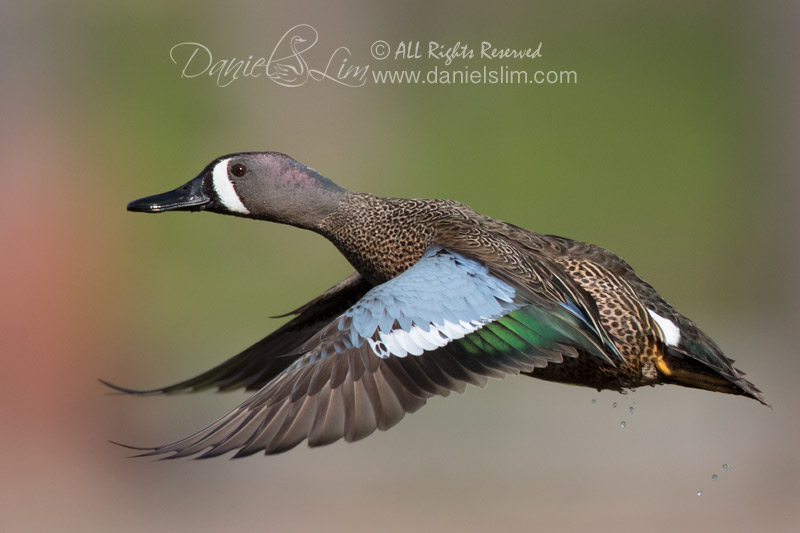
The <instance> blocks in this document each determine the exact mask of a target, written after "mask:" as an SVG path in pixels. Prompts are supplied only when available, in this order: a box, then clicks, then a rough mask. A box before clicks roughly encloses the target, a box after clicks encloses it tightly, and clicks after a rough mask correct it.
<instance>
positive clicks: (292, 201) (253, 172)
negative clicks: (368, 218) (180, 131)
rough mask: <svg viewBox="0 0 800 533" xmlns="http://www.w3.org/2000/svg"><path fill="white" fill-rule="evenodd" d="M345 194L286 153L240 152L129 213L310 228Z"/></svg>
mask: <svg viewBox="0 0 800 533" xmlns="http://www.w3.org/2000/svg"><path fill="white" fill-rule="evenodd" d="M345 192H346V191H345V189H342V188H341V187H339V186H338V185H336V184H335V183H333V182H332V181H331V180H329V179H328V178H326V177H324V176H322V175H321V174H319V173H318V172H317V171H315V170H314V169H311V168H309V167H307V166H305V165H303V164H301V163H298V162H297V161H295V160H294V159H292V158H291V157H289V156H287V155H285V154H281V153H278V152H242V153H236V154H228V155H225V156H222V157H219V158H217V159H215V160H214V161H212V162H211V163H210V164H209V165H208V166H206V168H205V169H203V171H202V172H201V173H200V174H199V175H198V176H197V177H196V178H194V179H192V180H190V181H189V182H187V183H185V184H184V185H181V186H180V187H178V188H177V189H173V190H171V191H168V192H165V193H161V194H156V195H153V196H147V197H145V198H140V199H139V200H134V201H133V202H131V203H129V204H128V211H135V212H141V213H162V212H164V211H211V212H213V213H221V214H225V215H234V216H240V217H247V218H255V219H260V220H270V221H273V222H280V223H283V224H291V225H293V226H299V227H304V228H309V229H311V228H314V227H315V226H316V224H317V223H318V222H319V221H320V220H322V219H323V218H324V217H325V216H327V215H328V214H329V213H331V212H332V211H333V210H334V209H336V207H337V206H338V205H339V203H340V202H341V200H342V197H343V195H344V193H345Z"/></svg>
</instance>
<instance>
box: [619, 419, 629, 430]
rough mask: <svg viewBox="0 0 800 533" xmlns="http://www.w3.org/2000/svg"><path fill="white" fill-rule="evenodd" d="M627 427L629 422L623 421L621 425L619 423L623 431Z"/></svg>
mask: <svg viewBox="0 0 800 533" xmlns="http://www.w3.org/2000/svg"><path fill="white" fill-rule="evenodd" d="M627 425H628V423H627V422H625V421H624V420H623V421H622V422H620V423H619V427H621V428H623V429H625V426H627Z"/></svg>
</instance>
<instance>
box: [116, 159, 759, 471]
mask: <svg viewBox="0 0 800 533" xmlns="http://www.w3.org/2000/svg"><path fill="white" fill-rule="evenodd" d="M128 210H129V211H138V212H146V213H160V212H163V211H211V212H213V213H222V214H227V215H234V216H240V217H247V218H254V219H259V220H269V221H273V222H280V223H283V224H290V225H293V226H297V227H300V228H305V229H310V230H312V231H315V232H317V233H319V234H321V235H323V236H325V237H326V238H327V239H329V240H330V241H331V242H333V244H334V245H335V246H336V247H337V248H338V249H339V251H340V252H341V253H342V254H343V255H344V256H345V257H346V258H347V260H348V261H349V262H350V263H351V264H352V265H353V267H355V269H356V271H355V272H354V273H353V274H352V275H350V276H349V277H348V278H346V279H344V280H343V281H341V282H340V283H338V284H336V285H335V286H333V287H331V288H330V289H328V290H327V291H325V292H324V293H323V294H321V295H320V296H319V297H317V298H315V299H314V300H312V301H311V302H309V303H307V304H305V305H303V306H302V307H300V308H298V309H296V310H295V311H293V312H292V313H290V314H292V315H296V316H295V317H294V318H293V319H292V320H291V321H289V322H288V323H286V324H285V325H284V326H283V327H281V328H279V329H277V330H276V331H274V332H273V333H271V334H270V335H268V336H267V337H266V338H264V339H263V340H261V341H259V342H257V343H256V344H254V345H253V346H251V347H250V348H247V349H246V350H244V351H243V352H241V353H240V354H238V355H236V356H235V357H233V358H231V359H229V360H228V361H225V362H224V363H222V364H220V365H219V366H217V367H215V368H212V369H211V370H209V371H207V372H205V373H203V374H201V375H199V376H197V377H195V378H192V379H189V380H186V381H183V382H181V383H177V384H175V385H172V386H169V387H164V388H160V389H155V390H149V391H135V390H131V389H125V388H122V387H116V386H113V385H112V387H114V388H116V389H118V390H121V391H124V392H129V393H134V394H144V393H173V392H181V391H196V390H200V389H205V388H209V387H216V388H219V389H221V390H230V389H236V388H239V387H244V388H246V389H248V390H255V391H257V392H255V394H253V395H252V396H251V397H250V398H249V399H248V400H247V401H245V402H244V403H242V404H241V405H240V406H238V407H237V408H236V409H234V410H233V411H232V412H231V413H229V414H228V415H226V416H224V417H222V418H221V419H219V420H217V421H216V422H214V423H213V424H211V425H210V426H208V427H207V428H205V429H203V430H202V431H199V432H198V433H196V434H194V435H192V436H189V437H187V438H185V439H183V440H180V441H178V442H175V443H173V444H169V445H166V446H159V447H155V448H146V449H144V450H145V452H146V453H144V455H161V454H166V455H165V456H166V457H184V456H189V455H195V454H202V455H201V457H212V456H216V455H220V454H223V453H225V452H228V451H231V450H236V451H237V453H236V455H235V456H236V457H240V456H245V455H249V454H252V453H255V452H260V451H264V452H266V453H267V454H272V453H278V452H282V451H285V450H288V449H290V448H292V447H294V446H296V445H297V444H298V443H300V442H302V441H303V440H306V439H307V440H308V444H309V445H310V446H320V445H323V444H328V443H331V442H334V441H336V440H338V439H340V438H342V437H344V439H345V440H347V441H354V440H358V439H361V438H364V437H366V436H367V435H369V434H371V433H372V432H373V431H375V429H381V430H385V429H388V428H390V427H392V426H393V425H395V424H397V423H398V422H399V421H400V420H401V419H402V418H403V416H404V415H405V413H411V412H414V411H416V410H417V409H419V408H420V407H422V406H423V405H425V402H426V400H427V399H428V398H430V397H431V396H435V395H439V396H447V395H448V394H449V393H450V392H451V391H457V392H462V391H463V390H464V389H465V387H466V386H467V384H473V385H478V386H482V385H484V384H485V383H486V381H487V378H489V377H503V376H506V375H508V374H517V373H522V374H527V375H530V376H533V377H536V378H542V379H546V380H552V381H558V382H563V383H571V384H576V385H585V386H588V387H594V388H597V389H615V390H622V389H625V388H633V387H639V386H642V385H655V384H660V383H674V384H678V385H684V386H688V387H695V388H699V389H706V390H710V391H717V392H726V393H729V394H739V395H743V396H749V397H751V398H754V399H756V400H758V401H759V402H762V403H764V404H766V400H765V399H764V397H763V396H762V395H761V393H760V391H759V390H758V389H757V388H756V387H755V386H754V385H753V384H752V383H750V382H749V381H747V380H745V379H744V378H743V377H742V376H743V373H742V372H740V371H739V370H737V369H736V368H734V367H733V365H732V364H731V363H732V361H731V360H730V359H728V358H727V357H725V355H723V353H722V351H721V350H720V349H719V347H718V346H717V345H716V344H715V343H714V341H712V340H711V339H710V338H709V337H708V336H707V335H706V334H705V333H703V332H702V331H701V330H700V329H699V328H698V327H697V326H696V325H695V324H694V322H692V321H691V320H689V319H688V318H686V317H684V316H683V315H681V314H680V313H679V312H678V311H676V310H675V309H673V308H672V307H671V306H670V305H669V304H668V303H667V302H665V301H664V299H663V298H661V296H659V294H658V293H657V292H656V291H655V289H653V287H651V286H650V285H649V284H647V283H646V282H645V281H643V280H642V279H640V278H639V277H638V276H637V275H636V273H635V272H634V271H633V269H632V268H631V267H630V266H628V264H627V263H626V262H625V261H623V260H622V259H620V258H619V257H617V256H616V255H614V254H612V253H611V252H609V251H607V250H604V249H603V248H600V247H598V246H594V245H592V244H586V243H583V242H577V241H572V240H569V239H565V238H563V237H556V236H552V235H541V234H538V233H534V232H531V231H528V230H525V229H522V228H519V227H517V226H514V225H511V224H508V223H505V222H502V221H500V220H496V219H493V218H490V217H487V216H484V215H481V214H478V213H476V212H475V211H473V210H472V209H470V208H469V207H468V206H466V205H464V204H460V203H458V202H453V201H449V200H410V199H397V198H379V197H376V196H372V195H370V194H363V193H356V192H351V191H348V190H345V189H343V188H341V187H339V186H338V185H336V184H335V183H333V182H332V181H330V180H328V179H327V178H325V177H323V176H322V175H320V174H319V173H318V172H316V171H315V170H313V169H311V168H309V167H306V166H304V165H302V164H300V163H298V162H297V161H295V160H294V159H292V158H290V157H288V156H286V155H283V154H280V153H275V152H264V153H260V152H258V153H256V152H253V153H238V154H230V155H226V156H223V157H220V158H218V159H216V160H215V161H213V162H212V163H211V164H210V165H208V166H207V167H206V168H205V169H204V170H203V171H202V172H201V173H200V175H198V176H197V177H196V178H194V179H193V180H191V181H189V182H188V183H187V184H185V185H183V186H181V187H179V188H177V189H175V190H173V191H170V192H167V193H164V194H159V195H155V196H149V197H147V198H142V199H140V200H136V201H134V202H131V203H130V204H129V205H128Z"/></svg>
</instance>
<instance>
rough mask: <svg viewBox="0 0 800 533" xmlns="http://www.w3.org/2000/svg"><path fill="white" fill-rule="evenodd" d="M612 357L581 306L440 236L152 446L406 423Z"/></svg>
mask: <svg viewBox="0 0 800 533" xmlns="http://www.w3.org/2000/svg"><path fill="white" fill-rule="evenodd" d="M579 350H580V351H581V352H582V353H588V354H592V355H594V356H596V357H598V358H600V359H602V360H604V361H607V362H609V363H610V364H612V363H611V359H610V358H609V356H608V355H607V354H606V353H605V351H604V349H603V343H602V340H600V338H599V336H598V334H597V332H596V331H594V330H592V328H591V326H590V325H589V321H588V320H587V319H586V318H585V317H583V316H581V314H580V313H579V312H578V311H577V310H576V308H575V307H574V306H570V305H564V304H563V303H555V302H552V301H544V300H542V299H540V298H539V297H537V296H536V295H534V294H532V293H527V292H525V290H524V289H523V288H520V287H515V286H512V285H511V284H509V283H508V282H505V281H502V280H500V279H499V278H497V277H494V276H493V275H492V274H491V273H490V271H489V270H488V268H487V267H486V266H485V265H483V264H482V263H480V262H478V261H475V260H473V259H470V258H468V257H465V256H463V255H460V254H459V253H456V252H454V251H451V250H447V249H443V248H439V247H434V248H431V249H429V250H428V251H427V252H426V253H425V254H424V256H423V257H422V258H421V259H420V260H419V261H418V262H417V263H416V264H415V265H413V266H412V267H411V268H409V269H408V270H407V271H405V272H404V273H403V274H401V275H399V276H397V277H396V278H394V279H392V280H390V281H387V282H386V283H384V284H382V285H379V286H377V287H375V288H373V289H371V290H369V291H368V292H367V293H366V294H365V295H364V296H363V297H362V298H361V299H360V300H359V301H358V302H356V303H355V305H353V306H351V307H350V308H349V309H347V310H346V311H345V312H344V313H342V314H341V315H339V316H338V317H337V318H336V319H335V320H333V321H331V322H330V324H328V325H327V326H326V327H325V328H323V329H322V330H321V331H320V332H319V333H318V334H316V335H314V336H313V337H312V338H310V339H309V340H308V341H307V342H305V343H304V344H303V345H302V346H300V347H298V349H297V355H298V356H299V357H298V358H297V359H296V360H295V361H294V363H292V365H291V366H289V367H288V368H286V369H285V370H284V371H283V372H282V373H281V374H280V375H279V376H277V377H276V378H275V379H274V380H273V381H271V382H270V383H268V384H267V385H266V386H265V387H263V388H262V389H261V390H259V391H258V392H257V393H256V394H254V395H253V396H252V397H251V398H249V399H248V400H247V401H245V402H244V403H243V404H241V405H240V406H239V407H237V408H236V409H234V410H233V411H232V412H231V413H229V414H228V415H226V416H224V417H222V418H221V419H219V420H217V421H216V422H214V423H213V424H211V425H210V426H208V427H207V428H205V429H204V430H202V431H200V432H198V433H196V434H194V435H192V436H190V437H187V438H186V439H183V440H181V441H178V442H176V443H173V444H169V445H166V446H160V447H157V448H145V449H144V450H147V451H146V453H144V454H143V455H160V454H171V455H169V456H168V458H174V457H184V456H189V455H194V454H200V453H202V455H201V457H213V456H217V455H220V454H223V453H225V452H228V451H231V450H238V453H237V454H236V457H240V456H245V455H249V454H252V453H255V452H259V451H262V450H263V451H265V452H266V453H267V454H271V453H278V452H282V451H285V450H288V449H290V448H292V447H294V446H296V445H297V444H299V443H300V442H302V441H303V440H305V439H308V443H309V445H311V446H319V445H323V444H328V443H331V442H334V441H336V440H338V439H340V438H344V439H345V440H347V441H354V440H358V439H361V438H364V437H366V436H367V435H369V434H371V433H372V432H373V431H375V429H381V430H385V429H388V428H389V427H391V426H393V425H395V424H397V423H398V422H399V421H400V420H401V419H402V418H403V416H404V415H405V413H410V412H414V411H416V410H417V409H419V408H420V407H422V406H423V405H424V404H425V402H426V400H427V398H429V397H431V396H434V395H439V396H446V395H448V394H449V393H450V392H451V391H457V392H462V391H463V390H464V389H465V388H466V385H467V384H468V383H470V384H473V385H478V386H482V385H484V384H485V383H486V380H487V378H488V377H503V376H505V375H507V374H515V373H518V372H521V371H523V372H530V371H532V370H533V369H534V368H536V367H542V366H545V365H547V364H550V363H560V362H561V361H563V358H564V357H565V356H566V357H575V356H577V355H578V351H579Z"/></svg>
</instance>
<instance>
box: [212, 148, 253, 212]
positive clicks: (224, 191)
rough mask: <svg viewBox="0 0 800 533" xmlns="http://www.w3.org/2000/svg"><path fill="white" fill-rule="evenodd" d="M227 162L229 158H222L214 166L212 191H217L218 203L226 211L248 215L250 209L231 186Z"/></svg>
mask: <svg viewBox="0 0 800 533" xmlns="http://www.w3.org/2000/svg"><path fill="white" fill-rule="evenodd" d="M228 162H230V159H223V160H222V161H220V162H219V163H217V165H216V166H215V167H214V171H213V172H212V182H213V184H214V192H216V193H217V197H218V198H219V201H220V203H221V204H222V205H223V207H225V208H226V209H227V210H228V211H232V212H234V213H241V214H243V215H249V214H250V211H249V210H248V209H247V208H246V207H245V206H244V204H243V203H242V200H241V198H239V195H238V194H236V189H235V188H234V187H233V183H232V182H231V179H230V176H229V175H228Z"/></svg>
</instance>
